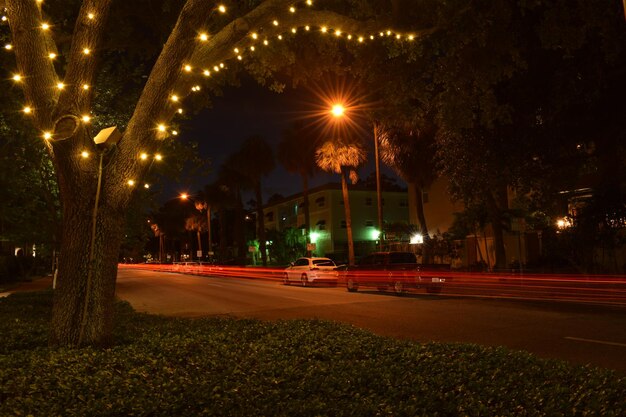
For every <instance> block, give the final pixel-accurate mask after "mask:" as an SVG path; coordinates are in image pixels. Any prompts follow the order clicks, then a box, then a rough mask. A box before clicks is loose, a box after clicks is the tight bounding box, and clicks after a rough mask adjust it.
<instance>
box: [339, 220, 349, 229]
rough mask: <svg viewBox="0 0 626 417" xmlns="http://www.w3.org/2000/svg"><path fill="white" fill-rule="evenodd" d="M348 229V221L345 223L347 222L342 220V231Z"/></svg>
mask: <svg viewBox="0 0 626 417" xmlns="http://www.w3.org/2000/svg"><path fill="white" fill-rule="evenodd" d="M347 227H348V226H347V225H346V221H345V220H342V221H341V228H342V229H345V228H347Z"/></svg>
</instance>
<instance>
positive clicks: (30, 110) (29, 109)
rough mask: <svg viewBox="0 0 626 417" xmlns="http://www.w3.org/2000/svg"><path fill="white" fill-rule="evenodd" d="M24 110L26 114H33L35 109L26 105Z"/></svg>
mask: <svg viewBox="0 0 626 417" xmlns="http://www.w3.org/2000/svg"><path fill="white" fill-rule="evenodd" d="M22 111H23V112H24V113H26V114H31V113H32V112H33V109H32V108H31V107H30V106H26V107H24V108H23V109H22Z"/></svg>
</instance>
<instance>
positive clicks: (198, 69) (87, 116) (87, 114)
mask: <svg viewBox="0 0 626 417" xmlns="http://www.w3.org/2000/svg"><path fill="white" fill-rule="evenodd" d="M36 2H37V4H38V6H39V7H41V5H42V4H43V0H36ZM313 3H314V2H313V0H305V1H301V2H297V3H293V4H292V5H290V6H289V8H288V10H287V13H286V17H285V19H284V21H282V22H281V21H280V20H279V19H278V18H270V19H269V21H267V22H265V23H266V25H261V26H260V27H258V28H256V29H250V30H249V31H248V33H247V36H245V37H244V38H243V39H241V40H240V42H238V43H237V44H236V45H235V46H234V47H233V48H232V50H231V52H230V53H229V54H228V55H227V56H226V57H225V59H224V60H223V61H222V62H216V63H214V64H212V65H204V66H203V65H201V64H197V65H194V64H193V62H191V61H190V62H188V63H185V64H184V65H183V67H182V68H181V71H182V73H183V75H188V76H190V77H192V76H196V77H201V78H205V79H208V78H210V77H213V76H216V75H218V74H219V73H220V72H222V71H225V70H228V68H229V66H228V63H229V62H230V61H245V60H246V59H252V58H253V56H254V54H255V53H257V51H260V50H262V49H263V48H264V47H268V46H270V45H271V44H272V43H273V42H280V41H283V40H285V39H286V38H287V37H288V36H296V35H298V34H300V33H307V32H308V33H317V34H319V35H320V36H333V37H335V38H339V39H342V40H344V41H346V42H352V43H354V44H356V45H359V44H367V43H372V42H374V41H376V40H378V39H395V40H397V41H403V42H407V41H408V42H411V41H413V40H415V38H416V36H415V34H412V33H401V32H398V31H395V30H391V29H387V30H383V31H376V32H371V31H370V33H366V31H365V30H363V31H362V33H357V32H358V31H347V30H346V31H344V30H342V29H340V28H333V27H332V25H330V24H328V25H313V24H307V23H306V22H302V21H301V20H300V19H299V18H297V15H298V13H299V12H300V11H301V10H302V8H311V7H312V6H313ZM215 11H216V12H217V13H220V14H227V13H228V9H227V7H226V5H224V4H220V5H217V6H215ZM4 12H5V14H3V15H2V16H1V17H0V19H1V22H2V23H8V21H9V18H10V17H9V16H7V15H6V12H7V9H4ZM319 13H324V12H319ZM40 16H41V13H40ZM82 18H84V19H86V22H84V23H85V25H89V24H90V23H91V22H94V21H96V20H97V18H98V16H96V14H95V13H91V12H90V13H87V14H86V15H84V16H83V17H82ZM330 20H332V19H330ZM35 30H40V31H42V32H44V34H46V35H49V34H50V32H51V31H53V30H54V23H51V22H48V21H44V20H43V18H42V21H41V22H40V24H39V26H38V27H35ZM212 36H213V35H211V34H210V33H208V32H207V31H203V30H199V31H198V37H197V41H198V42H199V43H200V44H203V43H208V42H209V40H211V38H212ZM81 48H82V49H81V51H82V56H83V57H84V58H85V59H90V58H92V57H93V48H94V45H89V44H86V45H83V46H82V47H81ZM4 49H5V51H7V52H11V53H14V52H15V45H13V44H12V43H10V42H9V43H7V44H6V45H5V46H4ZM197 49H198V50H200V51H202V48H197ZM196 56H197V55H196V53H195V52H194V55H193V56H192V57H191V59H192V60H193V59H194V58H195V57H196ZM58 57H59V55H58V52H57V51H56V50H55V51H49V52H48V55H47V58H48V59H49V60H50V61H52V60H55V59H57V58H58ZM12 80H13V82H15V83H17V84H21V85H22V86H23V85H24V84H25V83H28V80H29V75H28V74H22V73H19V72H15V73H14V74H13V77H12ZM189 80H191V78H188V79H187V80H186V81H184V82H182V83H181V84H183V85H184V84H185V83H187V84H188V83H190V82H191V87H190V88H189V89H188V90H187V91H186V92H185V91H180V92H178V91H172V92H171V94H170V95H169V99H168V100H169V103H166V105H167V106H168V107H170V108H172V110H173V117H175V116H176V115H177V114H179V115H180V114H183V113H184V112H185V110H184V107H183V101H184V98H185V97H187V96H188V95H189V94H192V93H198V92H200V91H202V85H201V82H195V81H189ZM51 87H52V89H53V91H54V90H56V91H57V92H61V91H63V90H65V89H66V88H68V85H66V84H65V83H64V82H63V81H61V80H60V81H58V82H56V84H55V85H53V86H51ZM72 87H73V88H75V87H76V86H72ZM79 88H80V89H81V90H82V91H85V92H89V93H92V91H91V90H92V86H91V85H90V84H89V83H88V82H85V83H82V84H81V85H80V87H79ZM22 112H23V113H24V115H25V116H33V115H34V114H35V113H36V112H37V108H36V107H35V106H34V105H33V104H31V103H26V104H25V105H24V107H23V109H22ZM94 118H97V115H94V114H92V112H91V111H89V110H88V109H85V110H84V111H83V114H82V115H80V117H79V120H80V121H81V122H82V123H84V124H88V123H91V122H92V120H93V119H94ZM155 131H156V136H157V138H158V139H163V138H165V137H171V136H176V135H178V131H177V130H175V129H172V128H170V127H168V126H167V124H166V123H164V122H157V123H155ZM41 135H42V137H43V139H44V140H45V141H52V140H54V139H55V134H54V132H53V131H51V130H45V131H43V132H42V133H41ZM89 155H90V154H89V151H87V150H84V151H82V152H81V154H80V157H81V158H89ZM147 155H148V154H147V153H146V152H141V153H140V154H139V156H138V158H139V159H140V160H141V161H145V160H146V159H147ZM154 159H155V160H157V161H159V160H161V159H162V156H161V155H160V154H155V156H154ZM128 185H129V186H134V185H135V181H134V180H128Z"/></svg>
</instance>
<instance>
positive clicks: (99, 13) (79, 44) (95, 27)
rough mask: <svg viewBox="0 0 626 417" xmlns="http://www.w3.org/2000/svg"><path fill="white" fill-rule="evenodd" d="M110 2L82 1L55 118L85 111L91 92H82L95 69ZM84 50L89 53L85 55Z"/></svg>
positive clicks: (85, 90) (89, 101)
mask: <svg viewBox="0 0 626 417" xmlns="http://www.w3.org/2000/svg"><path fill="white" fill-rule="evenodd" d="M111 3H112V0H84V1H83V4H82V6H81V8H80V12H79V13H78V18H77V20H76V25H75V26H74V34H73V35H72V45H71V47H70V52H69V56H68V57H67V62H68V66H67V71H66V74H65V84H66V85H67V87H66V88H65V89H64V90H63V92H62V93H61V95H60V97H59V103H58V105H57V112H56V113H57V114H63V113H66V112H71V113H74V114H81V113H82V112H86V111H88V109H89V106H90V103H91V99H92V97H93V92H92V91H93V90H92V89H91V88H89V89H84V88H83V86H84V85H89V86H90V85H92V84H93V80H94V77H95V73H96V68H97V59H96V57H97V56H98V54H97V51H95V50H94V49H95V48H97V47H98V46H99V45H101V41H102V37H103V36H104V33H105V28H106V23H107V20H108V19H107V18H108V15H109V10H110V8H111ZM85 49H88V50H89V53H85Z"/></svg>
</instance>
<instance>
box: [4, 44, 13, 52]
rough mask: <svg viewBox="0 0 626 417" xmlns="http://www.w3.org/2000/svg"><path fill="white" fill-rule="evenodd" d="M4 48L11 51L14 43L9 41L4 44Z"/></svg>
mask: <svg viewBox="0 0 626 417" xmlns="http://www.w3.org/2000/svg"><path fill="white" fill-rule="evenodd" d="M4 49H6V50H7V51H10V50H11V49H13V45H11V44H10V43H7V44H6V45H4Z"/></svg>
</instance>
